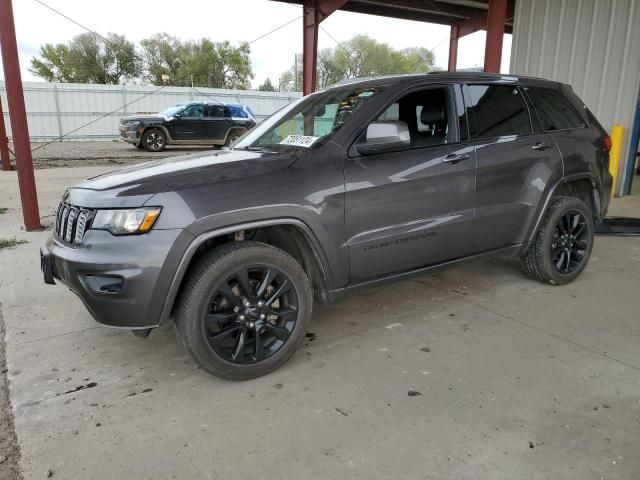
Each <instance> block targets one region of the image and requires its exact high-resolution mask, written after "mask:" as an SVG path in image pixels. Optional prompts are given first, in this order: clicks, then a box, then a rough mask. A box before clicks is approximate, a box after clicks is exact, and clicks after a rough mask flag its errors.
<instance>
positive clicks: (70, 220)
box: [64, 207, 78, 242]
mask: <svg viewBox="0 0 640 480" xmlns="http://www.w3.org/2000/svg"><path fill="white" fill-rule="evenodd" d="M77 215H78V209H77V208H76V207H71V208H70V209H69V216H68V217H67V228H65V231H64V240H65V242H70V241H71V237H72V236H73V226H74V222H75V221H76V216H77Z"/></svg>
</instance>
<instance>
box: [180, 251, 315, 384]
mask: <svg viewBox="0 0 640 480" xmlns="http://www.w3.org/2000/svg"><path fill="white" fill-rule="evenodd" d="M312 301H313V300H312V294H311V286H310V283H309V279H308V278H307V275H306V274H305V272H304V270H303V269H302V267H301V266H300V264H299V263H298V262H297V261H296V260H295V259H294V258H293V257H291V256H290V255H289V254H287V253H286V252H284V251H282V250H280V249H277V248H275V247H272V246H270V245H266V244H263V243H259V242H239V243H234V244H230V245H227V246H224V247H221V248H219V249H216V250H214V251H213V252H211V253H209V254H207V255H206V256H204V257H203V259H202V260H201V262H200V264H199V265H198V267H197V268H196V269H195V270H194V271H193V273H192V274H191V275H190V277H189V279H188V281H187V283H186V285H185V288H184V291H183V294H182V297H181V301H180V304H179V308H178V318H177V325H178V332H179V335H180V337H181V339H182V341H183V342H184V344H185V346H186V347H187V349H188V350H189V352H190V353H191V354H192V356H193V357H194V359H195V360H196V362H197V363H198V364H199V365H200V366H201V367H202V368H204V369H205V370H207V371H208V372H209V373H212V374H213V375H216V376H219V377H222V378H226V379H229V380H245V379H249V378H255V377H259V376H261V375H265V374H267V373H269V372H271V371H273V370H275V369H276V368H278V367H280V366H281V365H282V364H284V363H285V362H286V361H287V360H288V359H289V358H290V357H291V356H292V355H293V354H294V353H295V351H296V350H297V349H298V347H299V346H300V345H301V343H302V341H303V340H304V335H305V333H306V331H307V328H308V326H309V323H310V321H311V309H312Z"/></svg>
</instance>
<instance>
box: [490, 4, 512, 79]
mask: <svg viewBox="0 0 640 480" xmlns="http://www.w3.org/2000/svg"><path fill="white" fill-rule="evenodd" d="M506 19H507V0H489V11H488V12H487V41H486V44H485V50H484V71H485V72H492V73H500V62H501V60H502V37H503V36H504V23H505V21H506Z"/></svg>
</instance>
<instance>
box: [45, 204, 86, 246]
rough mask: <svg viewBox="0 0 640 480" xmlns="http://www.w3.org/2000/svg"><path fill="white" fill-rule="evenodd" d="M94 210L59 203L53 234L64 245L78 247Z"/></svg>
mask: <svg viewBox="0 0 640 480" xmlns="http://www.w3.org/2000/svg"><path fill="white" fill-rule="evenodd" d="M93 213H94V210H90V209H85V208H81V207H76V206H74V205H69V204H67V203H64V202H63V203H60V206H59V207H58V213H57V217H56V226H55V234H56V236H57V238H59V239H60V240H62V241H63V242H66V243H71V244H74V245H79V244H81V243H82V240H83V239H84V235H85V233H86V232H87V228H88V227H89V224H90V222H91V219H92V218H93Z"/></svg>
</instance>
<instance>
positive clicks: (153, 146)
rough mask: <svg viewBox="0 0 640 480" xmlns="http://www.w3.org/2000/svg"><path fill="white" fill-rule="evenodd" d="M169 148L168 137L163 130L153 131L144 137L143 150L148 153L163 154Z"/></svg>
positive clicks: (146, 133) (148, 131)
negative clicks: (165, 148)
mask: <svg viewBox="0 0 640 480" xmlns="http://www.w3.org/2000/svg"><path fill="white" fill-rule="evenodd" d="M166 146H167V137H166V136H165V134H164V133H163V132H162V130H158V129H155V128H153V129H151V130H147V131H146V132H144V134H143V135H142V148H144V149H145V150H146V151H147V152H161V151H162V150H164V147H166Z"/></svg>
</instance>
